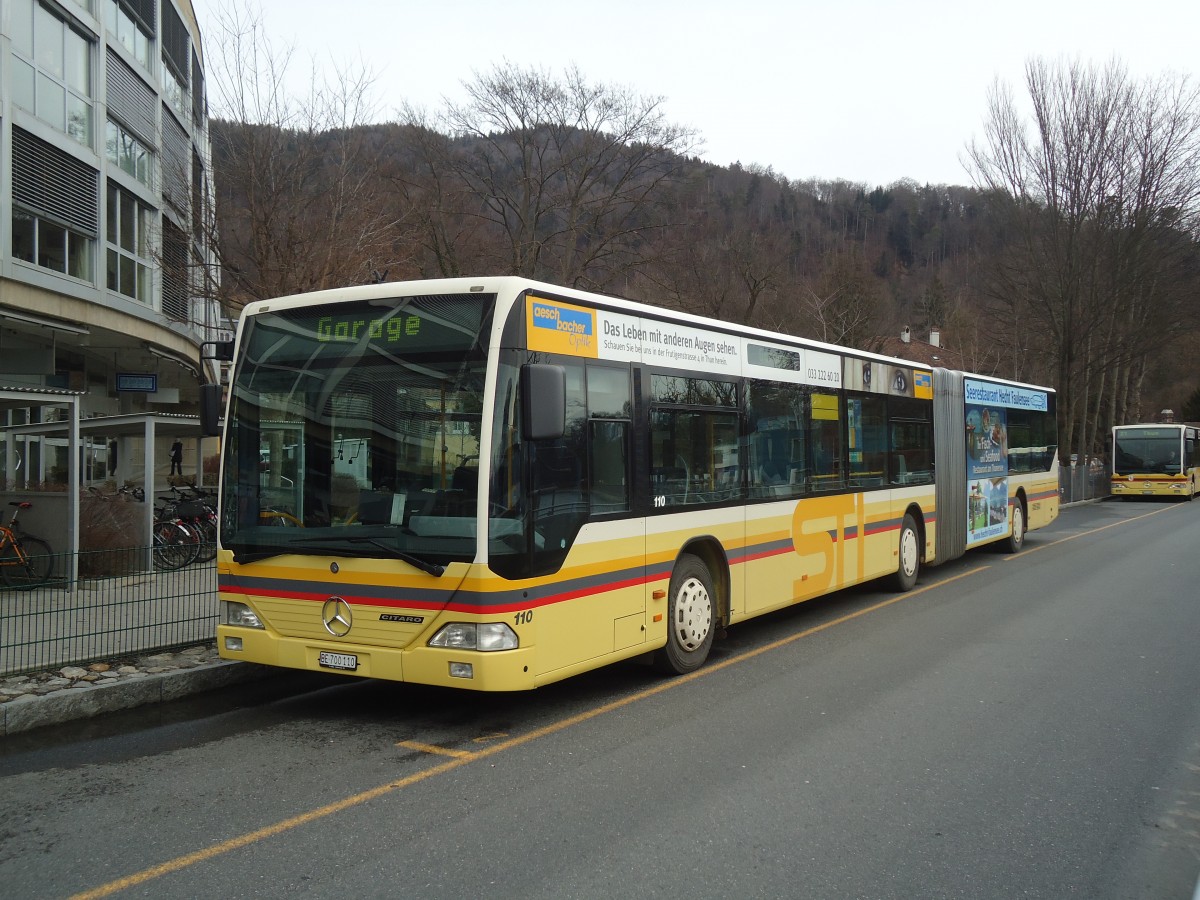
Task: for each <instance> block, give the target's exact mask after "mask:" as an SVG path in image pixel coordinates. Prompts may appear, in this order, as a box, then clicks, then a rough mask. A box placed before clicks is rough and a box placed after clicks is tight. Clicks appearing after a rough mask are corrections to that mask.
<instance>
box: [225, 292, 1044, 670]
mask: <svg viewBox="0 0 1200 900" xmlns="http://www.w3.org/2000/svg"><path fill="white" fill-rule="evenodd" d="M226 349H227V351H228V352H230V353H232V355H233V358H234V370H233V375H232V380H231V384H230V387H229V399H228V408H227V411H226V417H225V426H224V443H223V458H222V474H221V509H220V517H221V529H220V551H219V557H218V566H219V567H218V579H219V587H220V600H221V624H220V626H219V628H218V643H219V647H220V652H221V655H222V656H223V657H225V658H227V659H240V660H248V661H253V662H257V663H266V664H270V665H276V666H288V667H293V668H297V669H309V670H315V671H327V672H344V673H352V674H356V675H360V676H370V677H375V678H386V679H394V680H398V681H409V682H419V683H423V684H435V685H445V686H452V687H463V688H470V689H475V690H520V689H528V688H534V687H537V686H539V685H543V684H547V683H550V682H553V681H556V680H559V679H562V678H565V677H567V676H570V675H573V674H575V673H579V672H583V671H586V670H589V669H594V668H597V667H599V666H602V665H606V664H609V663H612V662H615V661H617V660H622V659H630V658H633V657H643V658H646V659H647V660H653V661H654V662H655V663H656V664H657V665H658V666H659V667H660V668H662V669H663V670H665V671H667V672H671V673H685V672H689V671H692V670H694V669H695V668H697V667H698V666H700V665H701V664H702V663H703V662H704V660H705V658H706V657H707V656H708V653H709V649H710V647H711V645H712V641H713V638H714V636H715V635H716V634H717V633H718V632H720V631H721V629H723V628H724V627H725V626H728V625H731V624H734V623H737V622H739V621H742V620H744V619H748V618H750V617H753V616H757V615H760V614H762V613H766V612H768V611H770V610H775V609H780V608H782V607H785V606H788V605H789V604H793V603H797V602H800V601H803V600H807V599H809V598H812V597H817V596H820V595H823V594H827V593H829V592H831V591H836V590H838V589H840V588H844V587H846V586H848V585H853V584H858V583H860V582H864V581H868V580H870V579H877V578H884V577H888V578H890V579H891V580H892V581H893V582H894V583H895V585H896V587H897V588H899V589H901V590H907V589H910V588H912V587H913V585H914V584H915V583H916V581H917V577H918V573H919V570H920V567H921V566H922V565H932V564H936V563H940V562H945V561H947V560H951V559H954V558H956V557H958V556H960V555H961V554H962V553H964V552H965V551H966V550H967V549H968V548H970V547H973V546H976V545H982V544H1000V545H1001V546H1002V547H1003V548H1005V549H1006V550H1009V551H1012V552H1016V551H1017V550H1019V549H1020V548H1021V545H1022V542H1023V541H1024V539H1025V534H1026V532H1027V531H1028V530H1030V529H1034V528H1038V527H1041V526H1043V525H1046V524H1047V523H1049V522H1050V521H1052V520H1053V519H1054V518H1055V516H1056V515H1057V514H1058V503H1059V495H1058V471H1057V466H1058V463H1057V446H1056V444H1057V441H1056V430H1055V418H1054V392H1053V391H1052V390H1050V389H1048V388H1044V387H1036V386H1031V385H1024V384H1016V383H1012V382H1008V381H1003V380H999V379H995V378H986V377H982V376H976V375H970V374H964V373H962V372H956V371H948V370H944V369H937V368H933V369H931V368H928V367H923V366H920V365H914V364H913V363H911V362H905V361H902V360H898V359H889V358H886V357H882V356H878V355H873V354H870V353H863V352H859V351H855V350H851V349H848V348H843V347H835V346H831V345H827V344H820V343H815V342H812V341H807V340H802V339H799V338H795V337H790V336H788V335H784V334H774V333H770V332H766V331H760V330H757V329H753V328H746V327H742V326H739V325H735V324H730V323H727V322H719V321H714V320H710V319H703V318H699V317H696V316H691V315H686V314H683V313H679V312H674V311H669V310H665V309H657V308H653V307H650V306H646V305H643V304H639V303H633V302H630V301H626V300H621V299H617V298H613V297H606V296H600V295H596V294H589V293H585V292H583V291H578V290H572V289H568V288H563V287H554V286H551V285H548V284H541V283H537V282H532V281H528V280H524V279H519V278H511V277H503V278H477V279H467V278H463V279H452V280H435V281H418V282H410V283H399V284H383V285H370V286H362V287H353V288H347V289H344V290H336V291H323V292H319V293H312V294H305V295H301V296H295V297H289V298H284V299H278V300H270V301H262V302H256V303H252V304H250V305H248V306H247V307H246V309H245V310H244V312H243V315H242V317H241V320H240V323H239V327H238V333H237V339H236V350H234V349H233V348H226ZM210 396H211V395H210ZM210 418H211V416H210Z"/></svg>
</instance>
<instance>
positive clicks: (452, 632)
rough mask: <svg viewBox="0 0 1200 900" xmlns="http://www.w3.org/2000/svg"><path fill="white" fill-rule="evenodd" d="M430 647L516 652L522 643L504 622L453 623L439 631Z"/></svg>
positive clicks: (431, 641) (431, 640)
mask: <svg viewBox="0 0 1200 900" xmlns="http://www.w3.org/2000/svg"><path fill="white" fill-rule="evenodd" d="M429 646H430V647H447V648H449V649H451V650H482V651H489V650H516V649H517V647H518V646H520V641H519V640H518V639H517V633H516V632H515V631H513V630H512V629H511V628H509V627H508V625H506V624H505V623H504V622H484V623H482V624H476V623H474V622H451V623H450V624H449V625H443V626H442V627H441V628H439V629H438V633H437V634H435V635H434V636H433V638H432V639H430V641H429Z"/></svg>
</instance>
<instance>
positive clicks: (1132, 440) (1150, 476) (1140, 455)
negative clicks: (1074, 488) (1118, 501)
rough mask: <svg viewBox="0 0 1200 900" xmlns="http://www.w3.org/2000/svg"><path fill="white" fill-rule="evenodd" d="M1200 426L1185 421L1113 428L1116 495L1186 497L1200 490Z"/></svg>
mask: <svg viewBox="0 0 1200 900" xmlns="http://www.w3.org/2000/svg"><path fill="white" fill-rule="evenodd" d="M1197 438H1200V427H1197V426H1195V425H1183V424H1175V423H1169V424H1162V425H1117V426H1115V427H1114V428H1113V445H1112V460H1113V474H1112V482H1111V485H1112V495H1113V496H1114V497H1182V498H1184V499H1186V500H1191V499H1192V498H1193V497H1194V496H1196V493H1197V492H1198V491H1200V446H1198V441H1197Z"/></svg>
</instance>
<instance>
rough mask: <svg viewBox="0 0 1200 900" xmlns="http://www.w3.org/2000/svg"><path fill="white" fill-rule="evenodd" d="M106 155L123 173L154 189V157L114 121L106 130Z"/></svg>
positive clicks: (110, 120) (108, 124)
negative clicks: (152, 166) (152, 180)
mask: <svg viewBox="0 0 1200 900" xmlns="http://www.w3.org/2000/svg"><path fill="white" fill-rule="evenodd" d="M104 155H105V156H107V157H108V161H109V162H110V163H112V164H113V165H115V166H117V167H118V168H119V169H120V170H121V171H122V172H125V173H126V174H128V175H132V176H133V177H134V178H136V179H137V180H138V181H140V182H141V183H142V184H144V185H146V186H147V187H152V185H151V165H150V164H151V161H152V159H153V157H152V156H151V154H150V151H149V149H147V148H146V146H145V145H144V144H143V143H142V142H141V141H139V140H138V139H137V138H135V137H134V136H133V135H132V134H130V133H129V132H128V131H126V130H125V129H124V128H122V127H121V126H120V125H118V124H117V123H116V122H114V121H113V120H112V119H109V120H108V123H107V126H106V129H105V135H104Z"/></svg>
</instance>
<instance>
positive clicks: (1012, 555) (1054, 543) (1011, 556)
mask: <svg viewBox="0 0 1200 900" xmlns="http://www.w3.org/2000/svg"><path fill="white" fill-rule="evenodd" d="M1181 508H1182V507H1179V506H1164V507H1163V508H1162V509H1155V510H1151V511H1150V512H1148V513H1142V514H1141V515H1140V516H1131V517H1130V518H1128V519H1121V520H1120V521H1119V522H1109V523H1108V524H1107V525H1101V526H1100V527H1098V528H1089V529H1088V530H1087V531H1081V532H1079V533H1078V534H1069V535H1067V536H1066V537H1063V538H1059V539H1058V540H1054V541H1050V542H1049V543H1046V544H1042V545H1040V546H1037V547H1029V548H1027V549H1023V550H1021V552H1020V553H1010V554H1009V555H1008V556H1006V557H1004V562H1008V561H1009V560H1010V559H1021V558H1022V557H1025V556H1029V555H1030V554H1033V553H1038V552H1040V551H1042V550H1048V549H1050V548H1051V547H1057V546H1058V545H1059V544H1065V543H1066V542H1067V541H1073V540H1075V539H1076V538H1081V537H1087V536H1088V535H1089V534H1099V533H1100V532H1101V531H1107V530H1108V529H1109V528H1116V527H1117V526H1118V525H1128V524H1129V523H1130V522H1136V521H1137V520H1138V519H1144V518H1146V517H1147V516H1157V515H1158V514H1159V513H1163V512H1167V511H1169V510H1172V509H1181Z"/></svg>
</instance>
